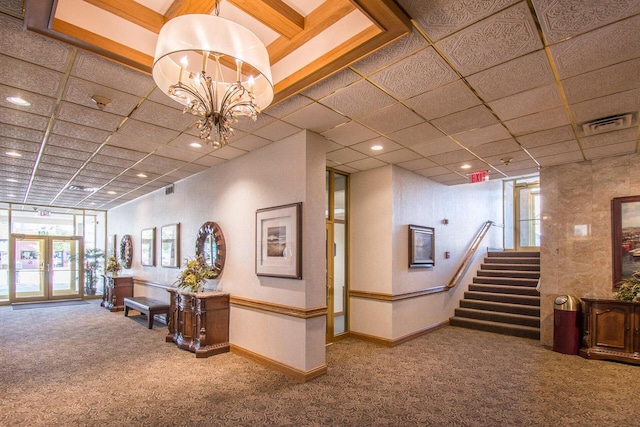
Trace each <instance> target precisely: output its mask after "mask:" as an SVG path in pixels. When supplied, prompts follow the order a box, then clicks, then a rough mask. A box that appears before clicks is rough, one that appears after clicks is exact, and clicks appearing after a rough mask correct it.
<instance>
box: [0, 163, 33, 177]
mask: <svg viewBox="0 0 640 427" xmlns="http://www.w3.org/2000/svg"><path fill="white" fill-rule="evenodd" d="M29 163H31V164H29ZM33 165H34V163H33V162H26V163H25V164H22V165H20V164H14V163H5V162H3V164H2V171H3V172H5V173H17V174H22V175H29V176H31V168H32V167H33Z"/></svg>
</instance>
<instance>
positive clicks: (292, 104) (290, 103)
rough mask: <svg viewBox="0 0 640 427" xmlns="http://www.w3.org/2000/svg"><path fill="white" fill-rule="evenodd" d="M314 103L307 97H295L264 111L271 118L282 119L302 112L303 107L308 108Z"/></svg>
mask: <svg viewBox="0 0 640 427" xmlns="http://www.w3.org/2000/svg"><path fill="white" fill-rule="evenodd" d="M312 102H313V101H312V100H311V99H309V98H307V97H306V96H302V95H294V96H292V97H289V98H287V99H285V100H284V101H281V102H279V103H277V104H275V105H273V104H272V105H270V106H269V107H268V108H267V109H265V110H264V112H265V113H267V114H268V115H270V116H271V117H275V118H278V119H281V118H283V117H284V116H287V115H289V114H291V113H294V112H296V111H298V110H300V109H301V108H303V107H306V106H307V105H309V104H311V103H312Z"/></svg>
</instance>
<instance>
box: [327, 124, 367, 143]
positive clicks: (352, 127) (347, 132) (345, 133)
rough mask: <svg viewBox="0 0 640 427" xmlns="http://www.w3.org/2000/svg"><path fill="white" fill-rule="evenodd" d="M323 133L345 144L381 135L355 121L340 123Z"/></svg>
mask: <svg viewBox="0 0 640 427" xmlns="http://www.w3.org/2000/svg"><path fill="white" fill-rule="evenodd" d="M322 135H323V136H324V137H326V138H328V139H330V140H332V141H335V142H337V143H338V144H341V145H344V146H349V145H353V144H357V143H358V142H362V141H366V140H368V139H372V138H375V137H377V136H379V134H378V133H377V132H374V131H372V130H371V129H369V128H367V127H365V126H363V125H361V124H360V123H358V122H355V121H350V122H348V123H342V124H339V125H338V126H336V127H334V128H332V129H329V130H327V131H324V132H322Z"/></svg>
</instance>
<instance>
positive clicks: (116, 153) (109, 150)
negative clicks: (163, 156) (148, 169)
mask: <svg viewBox="0 0 640 427" xmlns="http://www.w3.org/2000/svg"><path fill="white" fill-rule="evenodd" d="M100 154H101V155H103V156H109V157H115V158H118V159H126V160H130V161H132V162H137V161H138V160H142V159H143V158H144V157H145V156H146V155H147V153H141V152H139V151H135V150H129V149H126V148H120V147H114V146H111V145H105V146H104V147H102V149H101V150H100Z"/></svg>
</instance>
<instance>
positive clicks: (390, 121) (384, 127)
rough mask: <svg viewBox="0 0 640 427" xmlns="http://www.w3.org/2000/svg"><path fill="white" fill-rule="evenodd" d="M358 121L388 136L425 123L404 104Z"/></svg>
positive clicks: (376, 112) (374, 113) (391, 106)
mask: <svg viewBox="0 0 640 427" xmlns="http://www.w3.org/2000/svg"><path fill="white" fill-rule="evenodd" d="M358 121H359V122H360V123H362V124H364V125H365V126H367V127H369V128H371V129H373V130H375V131H377V132H380V133H381V134H388V133H393V132H397V131H399V130H402V129H406V128H409V127H412V126H415V125H417V124H419V123H423V122H424V119H422V117H420V116H418V115H417V114H416V113H414V112H413V111H411V110H410V109H408V108H407V107H405V106H404V105H403V104H394V105H390V106H388V107H385V108H383V109H381V110H378V111H374V112H373V113H371V114H369V115H367V116H364V117H361V118H360V119H358Z"/></svg>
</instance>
